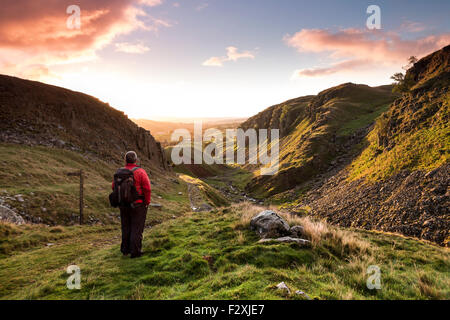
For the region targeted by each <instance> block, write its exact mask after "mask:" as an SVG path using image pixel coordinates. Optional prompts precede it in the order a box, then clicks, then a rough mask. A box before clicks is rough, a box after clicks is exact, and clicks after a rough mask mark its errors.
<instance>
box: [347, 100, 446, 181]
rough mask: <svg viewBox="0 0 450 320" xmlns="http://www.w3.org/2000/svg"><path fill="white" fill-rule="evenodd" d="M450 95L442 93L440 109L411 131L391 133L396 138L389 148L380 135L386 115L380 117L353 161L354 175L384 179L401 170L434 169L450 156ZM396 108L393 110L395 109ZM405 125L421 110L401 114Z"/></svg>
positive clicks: (352, 169) (351, 172)
mask: <svg viewBox="0 0 450 320" xmlns="http://www.w3.org/2000/svg"><path fill="white" fill-rule="evenodd" d="M449 97H450V94H447V95H446V96H445V97H443V99H444V100H443V102H442V106H441V107H440V110H439V112H436V113H435V114H434V115H433V117H431V118H429V119H427V121H426V122H424V123H422V124H421V125H420V126H415V128H414V130H413V131H412V132H407V133H403V132H400V133H398V134H396V135H394V136H393V137H391V140H392V142H394V144H393V145H394V146H393V148H391V149H390V150H388V149H385V148H384V147H383V146H380V143H379V141H378V135H379V134H380V132H383V131H384V130H385V128H386V126H387V125H388V124H387V123H386V121H387V120H386V118H387V117H384V116H382V117H380V118H379V119H378V120H377V123H376V126H375V128H374V129H373V130H372V131H371V132H370V133H369V135H368V137H367V141H366V142H365V146H364V150H363V151H362V153H361V155H360V156H359V157H358V158H357V159H356V160H354V161H353V163H352V165H351V170H350V178H351V179H359V178H363V177H364V178H367V179H368V180H380V179H381V180H382V179H385V178H387V177H389V176H391V175H393V174H395V173H398V172H400V171H401V170H404V169H408V170H425V171H428V170H432V169H435V168H437V167H439V166H441V165H442V164H444V163H446V162H448V161H449V159H450V127H449V126H448V116H449V105H450V104H449ZM437 102H438V101H433V103H428V104H426V105H425V106H424V107H423V108H422V109H423V110H425V111H423V112H422V113H425V112H427V109H428V108H430V109H431V108H434V106H435V104H436V103H437ZM392 111H395V110H391V111H389V112H392ZM402 116H403V118H402V122H403V123H404V124H403V125H405V126H406V125H408V124H409V123H410V122H411V121H416V120H415V118H417V117H420V116H422V114H421V113H419V112H417V113H416V114H407V113H406V114H404V115H402Z"/></svg>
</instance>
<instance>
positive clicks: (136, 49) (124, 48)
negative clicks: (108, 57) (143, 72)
mask: <svg viewBox="0 0 450 320" xmlns="http://www.w3.org/2000/svg"><path fill="white" fill-rule="evenodd" d="M115 47H116V51H118V52H124V53H136V54H142V53H145V52H147V51H149V50H150V48H149V47H147V46H146V45H144V44H142V43H129V42H119V43H116V44H115Z"/></svg>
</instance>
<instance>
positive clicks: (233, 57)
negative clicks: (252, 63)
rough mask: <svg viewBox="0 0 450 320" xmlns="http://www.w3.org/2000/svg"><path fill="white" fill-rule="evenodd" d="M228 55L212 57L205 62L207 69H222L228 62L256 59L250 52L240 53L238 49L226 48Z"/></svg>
mask: <svg viewBox="0 0 450 320" xmlns="http://www.w3.org/2000/svg"><path fill="white" fill-rule="evenodd" d="M226 50H227V55H226V56H223V57H211V58H209V59H208V60H206V61H205V62H203V65H204V66H207V67H222V66H223V64H224V63H225V62H226V61H237V60H239V59H243V58H248V59H254V58H255V55H254V54H253V53H251V52H250V51H243V52H239V51H238V48H236V47H228V48H226Z"/></svg>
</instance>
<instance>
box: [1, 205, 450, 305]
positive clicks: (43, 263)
mask: <svg viewBox="0 0 450 320" xmlns="http://www.w3.org/2000/svg"><path fill="white" fill-rule="evenodd" d="M256 209H258V208H256ZM249 210H250V211H251V210H255V208H250V207H248V205H234V206H232V207H231V208H229V209H221V210H215V211H212V212H208V213H190V214H186V215H184V216H183V217H180V218H178V219H175V220H171V221H166V222H164V223H162V224H160V225H157V226H155V227H154V228H152V229H150V230H147V231H146V232H145V240H144V246H143V248H144V250H145V255H144V256H143V257H142V258H140V259H129V258H124V257H122V256H121V254H120V252H119V248H118V245H117V244H114V242H113V243H111V244H108V245H103V246H100V247H95V246H90V243H91V242H94V243H97V242H99V241H101V240H102V239H103V240H105V239H106V240H107V239H108V237H111V235H112V234H111V235H108V234H107V233H105V234H100V233H88V234H86V235H85V236H83V237H76V238H73V241H72V240H71V241H67V240H64V239H62V240H61V242H60V241H59V240H58V241H57V244H56V245H55V246H54V247H50V248H35V249H31V250H28V251H19V252H17V253H15V254H13V255H11V256H10V257H8V258H3V259H1V260H0V283H2V287H1V288H2V289H1V290H0V296H1V298H2V299H6V298H10V299H24V298H25V299H301V297H298V296H295V295H285V294H283V293H282V292H280V291H278V290H276V288H275V285H276V284H278V283H279V282H281V281H284V282H285V283H286V284H287V285H288V286H289V287H290V288H291V290H297V289H299V290H302V291H304V292H306V293H307V294H308V295H310V296H311V297H314V298H318V299H449V298H450V295H449V294H450V292H449V288H450V279H449V273H448V270H449V269H450V262H449V255H448V249H445V248H440V247H437V246H434V245H431V244H428V243H425V242H421V241H417V240H414V239H407V238H404V237H400V236H396V235H388V234H381V233H373V232H350V231H341V230H337V231H333V232H331V231H329V232H327V233H324V235H323V236H322V238H320V239H319V240H317V241H316V242H315V245H314V246H313V247H312V248H300V247H298V246H296V245H289V244H264V245H263V244H258V243H257V240H258V239H257V236H256V235H255V234H254V233H253V232H252V231H250V230H249V229H248V224H247V223H248V220H246V219H247V218H246V216H247V215H248V212H249ZM291 222H295V220H294V221H291ZM328 228H331V227H328ZM330 230H331V229H330ZM89 237H91V238H89ZM116 243H117V242H116ZM366 246H367V247H366ZM70 264H77V265H78V266H79V267H80V268H81V276H82V278H81V290H68V289H67V288H66V286H65V283H66V279H67V277H68V275H67V274H66V273H65V269H66V267H67V266H68V265H70ZM369 265H378V266H379V267H380V268H381V281H382V289H381V290H369V289H367V287H366V279H367V275H366V269H367V267H368V266H369ZM17 270H20V272H17Z"/></svg>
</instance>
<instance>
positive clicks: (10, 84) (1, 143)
mask: <svg viewBox="0 0 450 320" xmlns="http://www.w3.org/2000/svg"><path fill="white" fill-rule="evenodd" d="M0 106H1V107H0V152H1V154H2V159H1V161H0V169H1V172H2V173H1V174H0V206H1V207H0V220H6V221H10V222H31V223H43V224H47V225H72V224H76V223H78V220H79V218H78V216H79V214H78V211H79V207H78V192H79V179H78V178H77V177H69V176H67V173H68V172H73V171H75V170H79V169H83V170H84V176H85V192H84V194H85V197H84V205H85V208H84V213H85V223H86V224H96V223H101V224H111V223H117V222H118V213H117V212H116V210H114V209H113V208H111V207H110V205H109V202H108V194H109V193H110V192H111V180H112V175H113V174H114V172H115V170H116V169H117V167H119V166H122V165H123V155H124V153H125V152H126V151H127V150H136V151H137V153H138V155H139V157H140V163H141V165H142V166H143V167H144V168H145V169H146V170H147V172H148V174H149V176H150V178H151V181H152V186H153V189H154V190H155V192H154V194H153V195H154V201H155V202H159V203H161V204H163V205H164V207H165V213H161V214H160V215H161V217H164V216H172V215H173V214H176V212H175V211H174V210H173V209H174V207H173V206H172V205H171V203H170V200H171V198H172V197H173V196H174V194H175V195H176V194H177V193H178V192H181V191H183V192H184V191H185V188H186V187H187V186H186V184H183V185H179V184H175V183H174V182H173V181H174V180H175V175H174V174H173V173H172V172H171V169H170V167H169V166H168V164H167V161H166V159H165V153H164V150H163V149H162V148H161V145H160V143H159V142H157V141H156V140H155V139H154V138H153V136H152V135H151V134H150V133H149V132H148V131H147V130H145V129H142V128H140V127H138V126H137V125H136V124H134V123H133V122H132V121H131V120H129V119H128V118H127V117H126V116H125V115H124V114H123V113H122V112H120V111H118V110H115V109H113V108H112V107H110V106H109V105H108V104H105V103H103V102H101V101H99V100H98V99H96V98H94V97H91V96H88V95H85V94H83V93H79V92H74V91H70V90H67V89H64V88H59V87H55V86H50V85H46V84H43V83H39V82H34V81H28V80H23V79H19V78H14V77H9V76H0ZM180 188H181V190H180ZM175 198H176V197H175ZM180 198H181V197H180ZM184 205H185V206H186V208H189V202H188V201H187V202H185V203H184ZM180 206H182V205H181V203H177V205H176V206H175V207H176V208H177V209H179V207H180ZM8 208H9V209H8Z"/></svg>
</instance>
